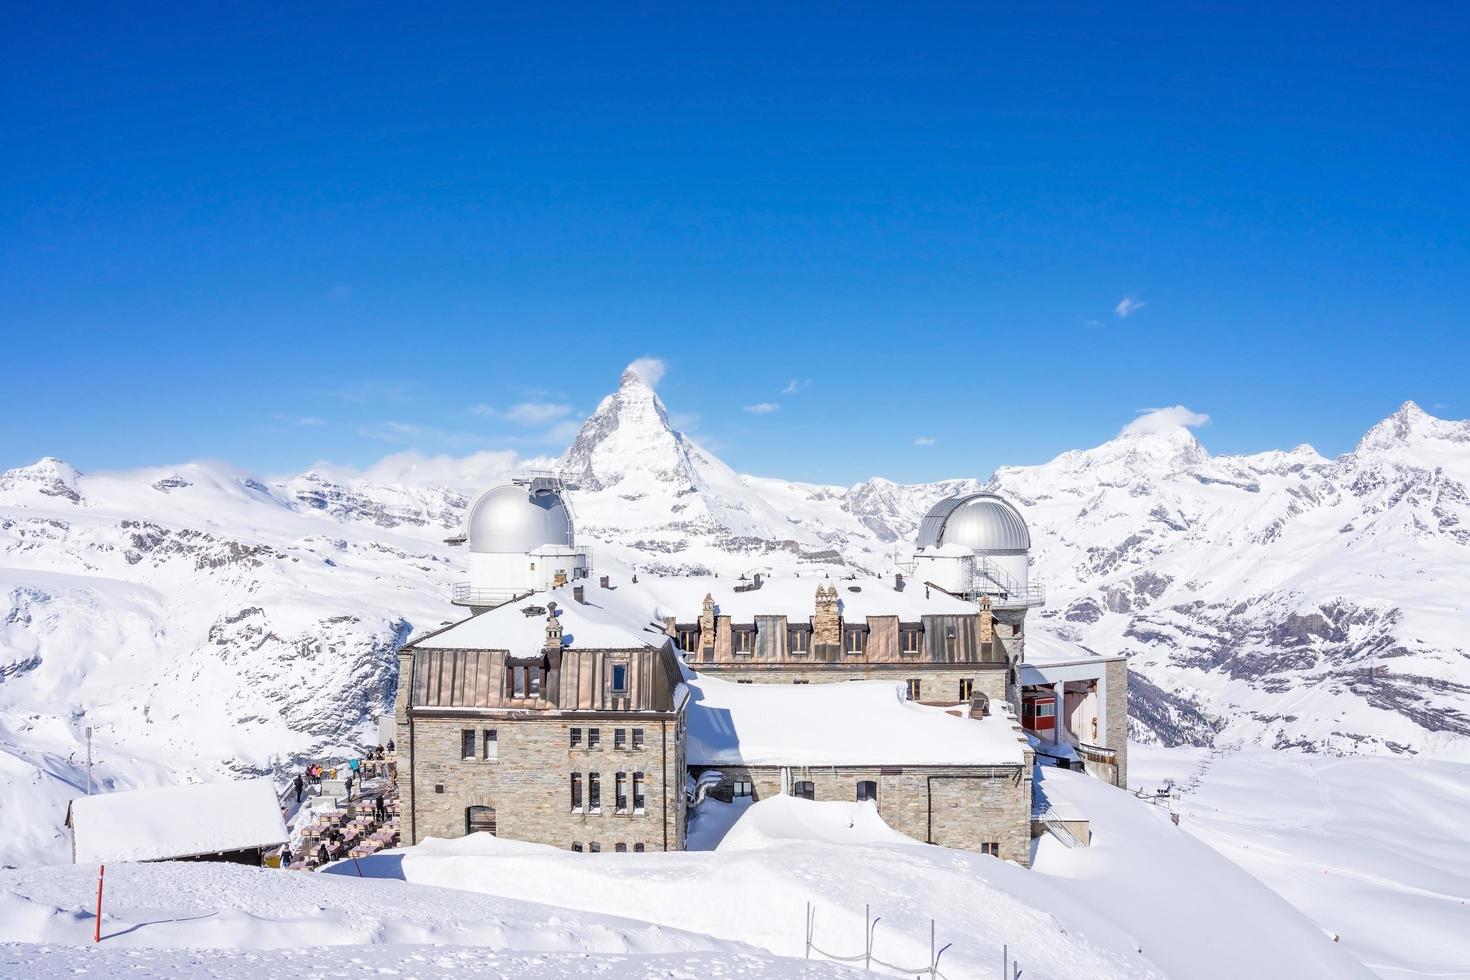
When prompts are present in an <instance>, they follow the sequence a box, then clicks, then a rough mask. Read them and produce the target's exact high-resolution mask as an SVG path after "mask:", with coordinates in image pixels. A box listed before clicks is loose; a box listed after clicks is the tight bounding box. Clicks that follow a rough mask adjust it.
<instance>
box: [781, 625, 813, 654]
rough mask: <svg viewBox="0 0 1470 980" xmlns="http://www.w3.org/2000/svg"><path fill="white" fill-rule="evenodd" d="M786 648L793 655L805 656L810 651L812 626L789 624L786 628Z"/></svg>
mask: <svg viewBox="0 0 1470 980" xmlns="http://www.w3.org/2000/svg"><path fill="white" fill-rule="evenodd" d="M786 650H787V652H788V653H789V654H790V655H791V656H793V657H806V656H809V655H810V654H811V652H812V628H811V627H810V626H791V627H788V628H787V630H786Z"/></svg>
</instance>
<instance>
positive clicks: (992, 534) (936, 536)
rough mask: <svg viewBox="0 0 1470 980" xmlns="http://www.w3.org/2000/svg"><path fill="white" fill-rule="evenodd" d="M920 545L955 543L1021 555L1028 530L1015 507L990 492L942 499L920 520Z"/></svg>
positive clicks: (992, 552) (1027, 541)
mask: <svg viewBox="0 0 1470 980" xmlns="http://www.w3.org/2000/svg"><path fill="white" fill-rule="evenodd" d="M917 544H918V546H919V547H920V548H935V547H938V546H940V545H947V544H957V545H960V546H962V547H964V548H968V549H969V550H970V551H974V552H978V553H981V554H987V555H1024V554H1026V553H1027V552H1028V551H1030V550H1031V532H1030V531H1028V530H1026V522H1025V521H1023V520H1022V519H1021V514H1020V512H1019V511H1017V510H1016V508H1014V507H1012V506H1011V505H1010V504H1008V503H1006V502H1005V501H1004V500H1002V499H1001V498H1000V497H997V496H996V495H995V494H993V493H972V494H966V495H964V496H960V497H950V498H949V499H948V500H941V501H940V502H939V503H937V504H935V505H934V506H933V507H931V508H930V509H929V513H927V514H925V515H924V519H923V520H922V521H921V522H920V523H919V540H918V542H917Z"/></svg>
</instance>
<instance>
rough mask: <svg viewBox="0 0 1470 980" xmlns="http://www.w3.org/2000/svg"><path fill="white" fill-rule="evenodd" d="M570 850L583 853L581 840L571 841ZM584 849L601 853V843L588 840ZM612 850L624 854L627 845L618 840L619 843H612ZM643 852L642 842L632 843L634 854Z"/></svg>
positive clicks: (587, 851)
mask: <svg viewBox="0 0 1470 980" xmlns="http://www.w3.org/2000/svg"><path fill="white" fill-rule="evenodd" d="M572 850H573V851H575V852H576V853H578V854H581V853H583V851H584V848H583V847H582V842H581V841H572ZM585 851H586V853H588V854H601V853H602V845H601V844H599V843H598V842H597V841H592V842H590V843H589V844H588V845H587V846H586V848H585ZM613 851H614V852H616V853H618V854H626V853H627V851H628V845H627V844H624V843H621V842H619V843H617V844H614V845H613ZM643 852H644V848H643V845H642V844H634V845H633V853H634V854H642V853H643Z"/></svg>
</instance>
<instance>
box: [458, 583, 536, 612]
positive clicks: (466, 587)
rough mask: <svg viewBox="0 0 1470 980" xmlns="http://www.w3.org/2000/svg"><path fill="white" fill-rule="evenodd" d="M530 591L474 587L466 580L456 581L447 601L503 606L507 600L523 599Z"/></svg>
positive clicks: (467, 604) (469, 604) (470, 604)
mask: <svg viewBox="0 0 1470 980" xmlns="http://www.w3.org/2000/svg"><path fill="white" fill-rule="evenodd" d="M530 594H531V593H530V592H529V591H528V590H526V589H476V588H471V587H470V583H468V582H456V583H455V584H454V586H453V587H452V588H451V590H450V595H449V601H450V602H452V603H454V604H455V605H456V606H487V607H492V608H493V607H495V606H503V605H505V604H506V603H507V602H515V601H516V600H517V599H524V598H525V597H526V596H529V595H530Z"/></svg>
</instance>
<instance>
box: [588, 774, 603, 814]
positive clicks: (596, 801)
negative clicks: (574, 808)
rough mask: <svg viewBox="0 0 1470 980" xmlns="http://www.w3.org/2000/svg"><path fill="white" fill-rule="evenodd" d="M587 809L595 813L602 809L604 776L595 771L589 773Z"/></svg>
mask: <svg viewBox="0 0 1470 980" xmlns="http://www.w3.org/2000/svg"><path fill="white" fill-rule="evenodd" d="M587 809H589V810H591V811H593V812H594V813H595V812H598V811H600V810H601V809H602V777H601V775H600V774H598V773H595V772H589V773H588V774H587Z"/></svg>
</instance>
